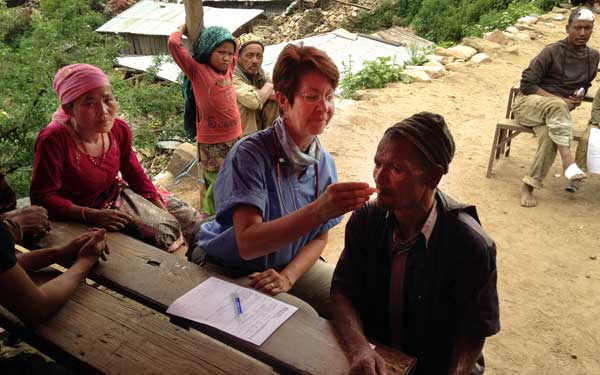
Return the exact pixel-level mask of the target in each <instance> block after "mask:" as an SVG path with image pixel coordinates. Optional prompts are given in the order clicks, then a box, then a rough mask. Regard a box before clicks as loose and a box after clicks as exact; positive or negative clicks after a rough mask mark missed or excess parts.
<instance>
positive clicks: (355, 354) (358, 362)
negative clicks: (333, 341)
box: [331, 293, 386, 375]
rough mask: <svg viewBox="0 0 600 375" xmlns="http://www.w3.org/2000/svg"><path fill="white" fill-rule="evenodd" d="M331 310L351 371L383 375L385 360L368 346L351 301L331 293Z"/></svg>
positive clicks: (365, 374)
mask: <svg viewBox="0 0 600 375" xmlns="http://www.w3.org/2000/svg"><path fill="white" fill-rule="evenodd" d="M331 310H332V316H333V321H332V323H333V325H334V327H335V330H336V332H337V334H338V335H339V336H340V338H341V340H342V343H343V345H344V346H345V348H346V350H347V352H348V353H349V354H350V368H351V373H352V374H357V375H358V374H364V375H385V374H386V370H385V361H384V360H383V358H381V356H380V355H379V354H377V353H376V352H375V350H373V349H371V347H370V346H369V342H368V341H367V338H366V337H365V335H364V333H363V327H362V323H361V321H360V318H359V316H358V313H357V312H356V309H355V308H354V306H353V305H352V302H350V300H349V299H348V298H347V297H346V296H345V295H343V294H341V293H336V294H333V295H332V296H331Z"/></svg>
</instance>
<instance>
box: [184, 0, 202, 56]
mask: <svg viewBox="0 0 600 375" xmlns="http://www.w3.org/2000/svg"><path fill="white" fill-rule="evenodd" d="M183 5H184V6H185V24H186V26H187V31H188V41H189V42H190V45H189V49H190V51H192V49H193V46H194V45H195V44H196V41H197V40H198V37H199V36H200V32H201V31H202V29H204V19H203V13H204V12H203V9H202V0H183Z"/></svg>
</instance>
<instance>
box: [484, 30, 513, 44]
mask: <svg viewBox="0 0 600 375" xmlns="http://www.w3.org/2000/svg"><path fill="white" fill-rule="evenodd" d="M485 39H486V40H489V41H490V42H494V43H498V44H503V45H505V44H508V43H509V40H508V38H507V37H506V35H504V33H503V32H502V31H501V30H498V29H496V30H494V31H492V32H491V33H489V34H487V35H486V36H485Z"/></svg>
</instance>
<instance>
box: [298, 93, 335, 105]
mask: <svg viewBox="0 0 600 375" xmlns="http://www.w3.org/2000/svg"><path fill="white" fill-rule="evenodd" d="M299 95H300V96H301V97H302V99H304V101H305V102H307V103H310V104H314V103H316V102H318V101H319V99H321V98H323V96H322V95H319V94H317V93H314V92H303V93H300V94H299ZM324 99H325V103H329V104H331V103H333V102H334V100H335V94H334V93H331V94H327V95H325V97H324Z"/></svg>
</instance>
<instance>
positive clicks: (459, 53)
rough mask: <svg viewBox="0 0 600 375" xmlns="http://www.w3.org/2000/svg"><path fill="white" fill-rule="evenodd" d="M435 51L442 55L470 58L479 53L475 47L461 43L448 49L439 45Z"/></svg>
mask: <svg viewBox="0 0 600 375" xmlns="http://www.w3.org/2000/svg"><path fill="white" fill-rule="evenodd" d="M435 53H436V54H438V55H442V56H451V57H454V58H455V59H463V60H468V59H470V58H471V57H473V56H474V55H475V54H477V50H476V49H475V48H473V47H469V46H465V45H461V44H459V45H457V46H454V47H451V48H448V49H446V48H439V47H438V48H436V49H435Z"/></svg>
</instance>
